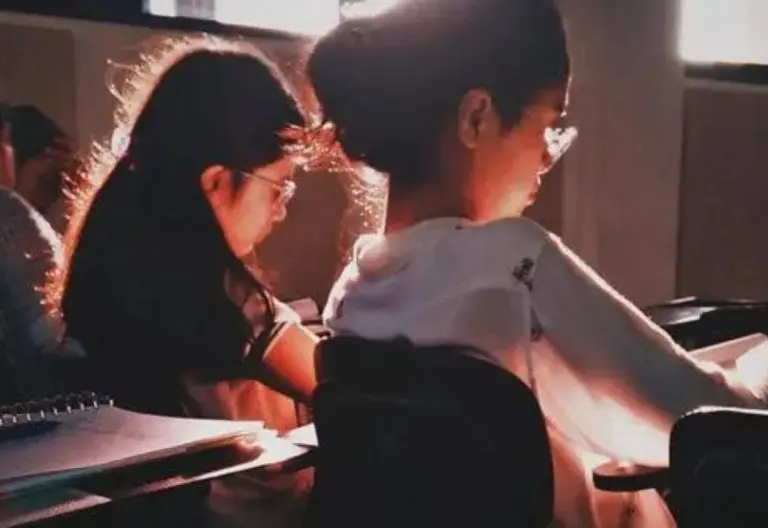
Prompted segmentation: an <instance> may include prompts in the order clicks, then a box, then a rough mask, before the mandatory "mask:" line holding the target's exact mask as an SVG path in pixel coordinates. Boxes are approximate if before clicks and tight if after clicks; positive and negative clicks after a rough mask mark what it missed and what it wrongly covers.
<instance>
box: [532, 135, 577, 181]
mask: <svg viewBox="0 0 768 528" xmlns="http://www.w3.org/2000/svg"><path fill="white" fill-rule="evenodd" d="M578 136H579V131H578V129H577V128H576V127H575V126H569V127H564V128H556V127H547V128H546V129H544V143H545V144H546V151H545V152H544V155H545V156H546V159H544V160H542V164H541V165H542V166H541V168H540V169H539V174H545V173H547V172H549V171H550V170H552V167H554V166H555V165H556V164H557V162H558V161H560V158H562V157H563V154H565V153H566V151H567V150H568V149H569V148H571V145H573V142H574V141H576V138H577V137H578Z"/></svg>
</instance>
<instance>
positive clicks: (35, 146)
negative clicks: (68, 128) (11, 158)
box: [8, 105, 68, 169]
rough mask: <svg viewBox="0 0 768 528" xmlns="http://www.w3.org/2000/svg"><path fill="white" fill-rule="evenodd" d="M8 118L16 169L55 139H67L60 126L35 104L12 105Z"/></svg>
mask: <svg viewBox="0 0 768 528" xmlns="http://www.w3.org/2000/svg"><path fill="white" fill-rule="evenodd" d="M8 119H9V121H10V123H11V143H12V144H13V150H14V151H15V153H16V168H17V169H18V168H19V167H21V166H22V165H24V164H25V163H26V162H27V161H29V160H30V159H32V158H34V157H36V156H38V155H40V154H42V153H43V151H45V149H47V148H49V147H52V146H54V145H55V143H56V142H57V141H60V140H67V139H68V136H67V134H66V133H65V132H64V131H63V130H62V129H61V127H60V126H59V125H58V124H56V122H55V121H54V120H53V119H51V118H50V117H49V116H47V115H46V114H45V113H43V111H42V110H40V109H39V108H38V107H36V106H33V105H16V106H13V107H11V108H10V109H9V110H8Z"/></svg>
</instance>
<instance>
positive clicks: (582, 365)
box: [532, 239, 763, 464]
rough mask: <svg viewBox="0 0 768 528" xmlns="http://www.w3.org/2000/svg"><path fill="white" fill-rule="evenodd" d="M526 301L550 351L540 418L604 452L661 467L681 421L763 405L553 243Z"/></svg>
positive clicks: (538, 267)
mask: <svg viewBox="0 0 768 528" xmlns="http://www.w3.org/2000/svg"><path fill="white" fill-rule="evenodd" d="M532 302H533V307H534V312H535V314H536V316H537V318H538V319H539V322H540V324H541V325H542V328H543V330H544V336H545V338H546V341H547V342H548V343H549V344H551V346H550V347H544V348H547V350H545V351H543V352H542V353H541V356H542V361H544V362H546V365H547V369H546V370H547V374H548V375H547V376H541V375H537V381H539V383H540V385H541V386H542V392H543V393H544V394H543V398H542V400H543V401H542V405H543V407H545V413H547V415H548V417H549V418H550V420H551V421H552V422H553V423H554V424H555V425H556V426H558V427H559V428H560V429H561V430H563V431H564V432H565V434H566V435H567V436H569V437H570V438H572V439H577V441H582V442H583V443H584V444H586V445H585V447H589V448H590V449H592V450H595V451H597V452H599V453H600V454H604V455H607V456H610V457H612V458H618V459H623V460H629V461H632V462H639V463H650V464H664V463H666V456H667V449H668V445H667V444H668V435H669V432H670V430H671V427H672V425H673V423H674V421H675V419H676V418H677V417H679V416H680V415H681V414H683V413H685V412H688V411H690V410H693V409H694V408H696V407H698V406H700V405H707V404H711V405H734V406H746V407H757V406H762V405H763V401H762V400H761V398H760V397H759V394H760V391H759V390H757V388H750V387H747V386H746V385H745V384H744V383H742V382H741V380H739V379H738V378H737V377H735V376H733V375H731V374H728V373H726V372H725V371H724V370H722V369H720V368H719V367H717V366H715V365H712V364H707V363H703V362H698V361H695V360H694V359H693V358H691V356H690V355H689V354H687V353H686V352H685V351H684V350H683V349H682V348H680V347H679V346H677V345H676V344H675V343H674V342H673V341H672V340H671V339H670V338H669V336H667V335H666V334H665V333H664V332H663V331H662V330H661V329H660V328H659V327H657V326H656V325H654V324H653V323H652V322H651V321H650V320H649V319H648V318H647V317H645V316H644V315H643V314H642V313H641V312H640V311H639V310H638V309H637V308H636V307H635V306H633V305H632V304H631V303H630V302H629V301H627V300H626V299H625V298H623V297H622V296H621V295H620V294H618V293H617V292H616V291H615V290H613V289H612V288H611V287H610V286H609V285H608V284H606V283H605V281H603V280H602V279H601V278H600V277H599V276H598V275H597V274H596V273H595V272H594V271H592V270H591V269H590V268H589V267H588V266H587V265H586V264H585V263H584V262H582V261H581V260H580V259H579V258H578V257H577V256H576V255H574V254H573V253H572V252H571V251H570V250H568V249H567V248H566V247H565V246H564V245H563V244H562V243H561V242H560V241H559V240H556V239H551V240H550V241H548V242H547V243H546V244H545V245H544V246H543V248H542V252H541V254H540V258H539V259H538V262H537V265H536V270H535V275H534V280H533V288H532ZM538 357H539V356H537V358H538Z"/></svg>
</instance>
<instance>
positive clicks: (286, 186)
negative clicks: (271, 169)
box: [240, 171, 296, 204]
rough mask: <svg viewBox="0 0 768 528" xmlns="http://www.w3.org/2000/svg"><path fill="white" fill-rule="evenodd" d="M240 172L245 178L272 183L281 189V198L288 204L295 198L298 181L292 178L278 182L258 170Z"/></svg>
mask: <svg viewBox="0 0 768 528" xmlns="http://www.w3.org/2000/svg"><path fill="white" fill-rule="evenodd" d="M240 174H241V175H242V176H244V177H245V178H251V179H252V180H259V181H263V182H265V183H268V184H269V185H271V186H272V187H274V188H275V189H277V190H278V191H280V199H281V200H282V201H283V203H284V204H287V203H288V202H290V201H291V200H292V199H293V197H294V196H295V195H296V182H295V181H293V180H292V179H290V178H288V179H286V180H283V181H281V182H276V181H275V180H273V179H271V178H268V177H267V176H264V175H263V174H259V173H258V172H244V171H240Z"/></svg>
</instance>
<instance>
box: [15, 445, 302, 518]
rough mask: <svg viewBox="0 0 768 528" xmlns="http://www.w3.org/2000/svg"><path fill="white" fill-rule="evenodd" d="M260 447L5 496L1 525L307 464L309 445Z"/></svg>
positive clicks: (223, 450)
mask: <svg viewBox="0 0 768 528" xmlns="http://www.w3.org/2000/svg"><path fill="white" fill-rule="evenodd" d="M261 446H262V448H263V450H262V451H254V450H251V451H246V450H243V449H242V448H238V447H236V446H225V447H221V448H216V449H212V450H208V451H204V452H201V453H194V454H190V455H182V456H178V457H173V458H171V459H168V460H164V461H161V462H155V463H150V464H143V465H140V466H134V467H130V468H124V469H121V470H117V471H114V472H109V473H105V474H101V475H96V476H91V477H87V478H84V479H80V480H76V481H73V482H69V483H68V485H67V487H66V488H62V487H57V488H46V489H41V490H38V491H30V492H28V493H22V494H19V495H14V496H10V497H7V498H4V499H2V502H0V528H17V527H21V526H28V525H31V524H36V523H40V522H43V521H46V520H51V519H54V518H55V519H59V518H61V517H63V516H70V515H74V514H77V513H81V512H84V511H85V510H90V509H94V508H98V507H100V506H105V505H109V504H111V503H115V502H117V501H120V500H123V499H128V498H133V497H139V496H142V495H149V494H151V493H157V492H160V491H167V490H171V489H174V488H179V487H181V486H187V485H190V484H193V483H196V482H205V481H209V480H212V479H216V478H220V477H224V476H227V475H231V474H234V473H240V472H243V471H259V470H263V471H275V470H279V469H285V470H288V471H290V470H293V469H300V468H301V467H306V466H307V465H308V464H309V455H310V452H309V450H308V449H307V448H305V447H300V446H297V445H295V444H293V443H291V442H289V441H287V440H283V439H275V440H269V441H267V442H263V443H262V444H261Z"/></svg>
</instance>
